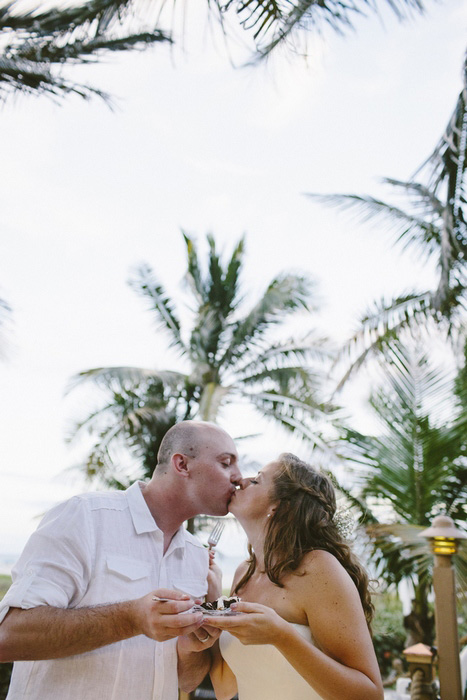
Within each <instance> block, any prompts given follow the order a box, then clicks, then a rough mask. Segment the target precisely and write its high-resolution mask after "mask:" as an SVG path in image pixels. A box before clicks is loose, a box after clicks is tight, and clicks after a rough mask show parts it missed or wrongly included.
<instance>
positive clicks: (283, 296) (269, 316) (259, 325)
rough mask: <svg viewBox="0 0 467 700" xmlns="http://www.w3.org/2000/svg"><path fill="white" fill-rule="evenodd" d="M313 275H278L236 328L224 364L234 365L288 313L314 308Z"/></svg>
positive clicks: (223, 358)
mask: <svg viewBox="0 0 467 700" xmlns="http://www.w3.org/2000/svg"><path fill="white" fill-rule="evenodd" d="M311 289H312V283H311V280H310V278H308V277H305V276H300V275H292V274H284V275H282V276H280V277H277V278H275V279H274V280H273V281H272V282H271V283H270V285H269V286H268V288H267V289H266V291H265V293H264V294H263V296H262V298H261V299H260V300H259V302H258V303H257V304H255V306H254V307H253V309H252V310H251V311H250V312H249V313H248V314H247V316H245V317H244V318H243V319H241V320H240V321H238V322H236V323H235V324H234V325H233V327H232V334H231V340H230V343H229V346H228V347H227V349H226V351H225V353H224V355H223V357H222V359H221V364H223V365H224V366H228V365H230V364H231V363H232V362H233V361H237V360H238V359H239V358H240V357H241V356H242V355H243V353H244V352H245V351H246V350H247V349H248V347H251V345H253V344H255V343H256V342H257V341H258V339H259V338H261V337H262V336H263V335H264V333H265V332H266V330H268V329H269V328H270V326H272V325H274V324H276V323H278V322H280V321H281V320H282V319H283V317H284V314H285V313H286V312H293V311H297V310H298V309H305V310H307V311H308V310H309V309H310V299H311Z"/></svg>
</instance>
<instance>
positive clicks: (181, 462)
mask: <svg viewBox="0 0 467 700" xmlns="http://www.w3.org/2000/svg"><path fill="white" fill-rule="evenodd" d="M172 467H173V468H174V469H175V471H176V472H177V474H180V476H188V458H187V456H186V455H182V454H180V453H179V452H176V453H175V454H174V455H172Z"/></svg>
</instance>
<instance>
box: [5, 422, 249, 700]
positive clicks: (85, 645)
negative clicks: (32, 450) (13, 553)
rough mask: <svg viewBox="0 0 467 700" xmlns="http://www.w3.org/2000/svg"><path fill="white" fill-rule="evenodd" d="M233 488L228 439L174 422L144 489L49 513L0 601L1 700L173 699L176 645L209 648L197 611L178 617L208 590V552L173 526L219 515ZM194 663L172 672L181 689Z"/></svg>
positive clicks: (86, 499)
mask: <svg viewBox="0 0 467 700" xmlns="http://www.w3.org/2000/svg"><path fill="white" fill-rule="evenodd" d="M240 481H241V474H240V471H239V469H238V463H237V452H236V449H235V445H234V442H233V440H232V438H231V437H230V436H229V435H228V434H227V433H226V432H225V431H224V430H222V429H221V428H219V427H217V426H215V425H212V424H210V423H202V422H194V421H185V422H183V423H179V424H177V425H175V426H174V427H173V428H171V429H170V430H169V431H168V432H167V434H166V435H165V437H164V439H163V440H162V443H161V447H160V450H159V454H158V464H157V468H156V469H155V471H154V474H153V477H152V479H151V480H150V481H149V482H148V483H147V484H143V483H135V484H133V485H132V486H131V487H130V488H129V489H127V490H126V491H115V492H109V493H91V494H84V495H81V496H76V497H74V498H72V499H70V500H69V501H67V502H66V503H63V504H60V505H59V506H56V507H55V508H53V509H52V510H51V511H50V512H49V513H48V514H47V515H46V516H45V518H44V519H43V521H42V523H41V524H40V525H39V527H38V529H37V531H36V532H35V533H34V534H33V535H32V536H31V538H30V540H29V542H28V543H27V545H26V547H25V550H24V552H23V554H22V555H21V558H20V560H19V562H18V564H17V565H16V567H15V569H14V571H13V584H12V586H11V588H10V590H9V591H8V593H7V595H6V596H5V598H4V599H3V601H2V602H1V603H0V622H1V624H0V662H5V661H16V662H18V663H15V665H14V669H13V675H12V682H11V686H10V692H9V694H8V699H9V700H26V699H27V698H34V700H43V699H45V698H47V700H49V699H50V700H78V699H79V700H82V698H86V700H92V699H93V698H96V699H97V698H98V699H99V700H132V699H133V698H135V699H137V700H146V699H147V700H175V699H176V698H177V692H178V691H177V687H178V683H177V653H176V639H177V637H178V636H179V635H190V638H191V639H193V637H194V636H197V637H198V639H201V640H203V642H201V641H200V642H198V644H199V645H201V644H203V643H204V644H205V645H206V648H208V647H209V646H210V645H211V644H212V643H213V641H214V639H213V637H209V638H208V632H207V631H206V630H205V629H203V628H201V629H200V627H201V625H202V614H201V613H192V612H191V613H190V612H186V611H187V610H189V609H190V608H191V607H192V604H193V599H194V598H198V597H202V596H204V595H205V594H206V592H207V580H206V576H207V572H208V553H207V550H206V549H205V548H203V547H202V546H201V545H200V543H199V542H198V540H196V538H194V537H193V536H192V535H190V534H189V533H188V532H186V530H184V529H183V527H182V524H183V522H184V521H185V520H186V519H188V518H191V517H193V516H195V515H197V514H199V513H206V514H209V515H225V514H226V513H227V509H228V505H229V501H230V498H231V496H232V494H233V492H234V491H235V488H236V485H237V484H239V483H240ZM186 594H190V595H186ZM190 596H191V597H190ZM160 598H163V599H167V598H168V599H169V600H168V601H167V600H159V599H160ZM2 620H3V621H2ZM195 641H196V640H195ZM196 656H197V657H198V658H199V662H198V666H197V668H196V669H195V668H193V669H190V668H186V667H185V668H184V669H183V676H184V678H188V679H189V682H190V683H191V684H192V685H193V684H196V682H199V680H200V677H201V676H202V674H203V673H204V672H205V671H207V670H208V667H209V654H208V653H206V654H197V655H196Z"/></svg>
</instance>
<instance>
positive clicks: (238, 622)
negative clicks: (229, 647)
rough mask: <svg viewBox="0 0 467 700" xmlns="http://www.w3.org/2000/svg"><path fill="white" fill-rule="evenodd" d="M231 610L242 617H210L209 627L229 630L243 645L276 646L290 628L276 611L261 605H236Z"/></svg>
mask: <svg viewBox="0 0 467 700" xmlns="http://www.w3.org/2000/svg"><path fill="white" fill-rule="evenodd" d="M231 610H235V611H236V612H239V613H244V614H242V615H231V616H229V615H224V616H222V617H221V616H219V617H215V616H211V615H210V616H209V625H210V626H211V627H216V628H217V629H220V630H227V631H228V632H230V634H233V636H234V637H237V639H239V640H240V641H241V643H242V644H275V643H276V642H277V641H278V639H279V637H281V636H282V635H283V634H284V633H285V632H286V631H287V629H288V627H289V626H290V623H288V622H287V621H286V620H284V619H283V618H282V617H280V615H278V614H277V613H276V612H275V610H273V609H272V608H268V606H267V605H260V604H259V603H242V602H240V603H234V604H233V605H231Z"/></svg>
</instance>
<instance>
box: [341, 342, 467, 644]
mask: <svg viewBox="0 0 467 700" xmlns="http://www.w3.org/2000/svg"><path fill="white" fill-rule="evenodd" d="M384 355H385V357H384V359H385V362H384V363H382V367H383V372H384V374H385V383H384V385H382V386H381V387H380V388H379V389H378V390H376V391H375V392H374V393H373V394H372V396H371V400H370V404H371V406H372V409H373V412H374V415H375V416H376V417H377V418H378V419H379V422H380V425H381V428H382V430H381V433H380V434H378V435H364V434H362V433H360V432H357V431H355V430H348V431H347V432H346V434H345V443H344V444H345V447H344V454H345V455H346V457H347V458H348V459H350V460H351V462H353V463H355V464H356V465H358V470H357V472H356V475H355V477H354V478H355V479H356V480H357V482H358V484H359V494H358V496H359V498H358V499H356V500H355V501H354V505H355V504H356V503H364V504H365V510H364V511H363V513H362V516H363V520H365V521H366V522H367V526H366V531H367V534H368V535H369V539H370V553H371V560H372V562H373V565H374V566H375V568H376V571H377V574H378V576H380V577H381V578H382V580H384V581H386V583H387V584H398V583H399V582H400V581H401V580H402V579H410V581H411V582H412V583H413V586H414V592H415V609H416V614H417V616H418V622H419V624H420V628H421V629H422V630H423V635H424V641H425V642H426V643H428V644H431V643H432V631H433V630H432V622H433V621H432V616H431V614H430V610H429V605H428V593H429V590H430V586H431V576H432V571H431V567H432V556H431V554H430V552H429V549H428V546H427V543H426V542H425V541H424V540H423V539H422V538H420V537H419V534H420V532H421V531H422V530H423V529H425V528H426V527H428V526H429V525H430V524H431V520H432V519H433V517H434V516H435V515H438V514H439V513H447V514H449V515H450V516H451V517H452V518H453V520H454V521H455V522H456V523H457V524H458V525H459V527H461V528H464V529H467V508H466V502H467V478H466V477H467V448H466V443H465V424H466V420H467V418H466V412H465V409H464V408H463V406H462V403H461V401H460V400H459V399H458V398H457V397H456V395H455V393H454V392H453V386H454V377H453V373H452V372H449V371H448V370H446V369H440V368H439V367H436V366H435V365H434V363H433V362H432V361H430V360H429V358H428V356H427V353H426V351H424V350H422V349H420V347H419V346H417V345H415V346H413V347H407V346H404V345H402V344H401V343H400V342H394V343H393V344H392V346H390V347H388V348H386V350H385V353H384ZM464 371H465V370H464ZM463 401H464V402H465V394H464V395H463ZM464 406H465V403H464ZM457 573H458V581H459V583H460V585H461V587H462V588H463V590H464V591H465V590H467V547H465V548H463V549H462V550H461V552H460V553H459V555H458V557H457Z"/></svg>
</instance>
